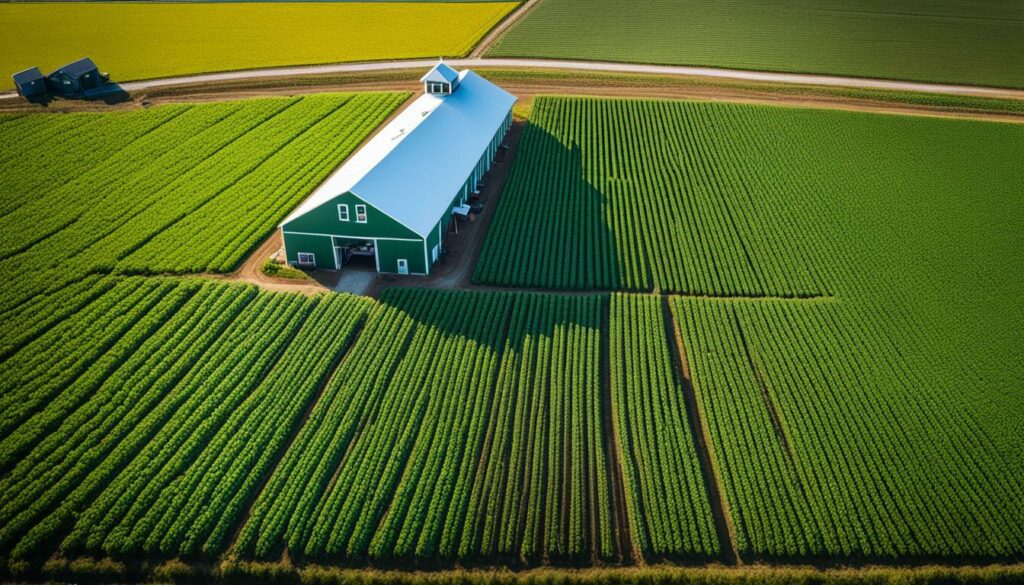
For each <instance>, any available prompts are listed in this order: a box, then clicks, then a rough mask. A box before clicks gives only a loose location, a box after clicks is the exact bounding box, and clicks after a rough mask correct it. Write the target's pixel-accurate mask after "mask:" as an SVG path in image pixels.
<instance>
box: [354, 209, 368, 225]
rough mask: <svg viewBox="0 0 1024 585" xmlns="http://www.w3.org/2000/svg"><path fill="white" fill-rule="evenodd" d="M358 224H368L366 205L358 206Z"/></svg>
mask: <svg viewBox="0 0 1024 585" xmlns="http://www.w3.org/2000/svg"><path fill="white" fill-rule="evenodd" d="M356 223H366V206H365V205H356Z"/></svg>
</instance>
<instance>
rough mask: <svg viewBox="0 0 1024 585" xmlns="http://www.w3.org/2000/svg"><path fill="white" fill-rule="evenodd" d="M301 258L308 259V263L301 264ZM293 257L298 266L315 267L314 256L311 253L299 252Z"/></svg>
mask: <svg viewBox="0 0 1024 585" xmlns="http://www.w3.org/2000/svg"><path fill="white" fill-rule="evenodd" d="M303 256H306V257H308V261H306V262H303V261H302V257H303ZM295 257H296V258H297V259H298V262H299V266H316V254H314V253H312V252H299V253H298V254H296V255H295Z"/></svg>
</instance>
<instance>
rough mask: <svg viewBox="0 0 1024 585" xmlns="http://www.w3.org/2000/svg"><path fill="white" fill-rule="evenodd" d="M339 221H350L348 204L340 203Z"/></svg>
mask: <svg viewBox="0 0 1024 585" xmlns="http://www.w3.org/2000/svg"><path fill="white" fill-rule="evenodd" d="M342 212H344V213H342ZM338 221H348V204H347V203H339V204H338Z"/></svg>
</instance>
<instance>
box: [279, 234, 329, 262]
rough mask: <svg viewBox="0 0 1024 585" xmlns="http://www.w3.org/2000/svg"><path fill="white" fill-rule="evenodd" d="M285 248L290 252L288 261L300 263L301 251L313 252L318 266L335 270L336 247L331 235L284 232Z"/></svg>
mask: <svg viewBox="0 0 1024 585" xmlns="http://www.w3.org/2000/svg"><path fill="white" fill-rule="evenodd" d="M284 249H285V251H286V253H287V254H288V263H289V264H295V265H298V263H299V252H307V253H312V254H313V255H314V258H315V260H316V267H317V268H326V269H329V270H334V247H333V246H332V245H331V238H330V236H310V235H304V234H290V233H288V232H285V233H284Z"/></svg>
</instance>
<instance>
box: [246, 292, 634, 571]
mask: <svg viewBox="0 0 1024 585" xmlns="http://www.w3.org/2000/svg"><path fill="white" fill-rule="evenodd" d="M600 321H601V302H600V298H598V297H588V298H581V299H568V298H557V297H547V296H533V295H530V296H522V295H509V294H473V293H438V292H432V291H424V290H416V289H413V290H395V291H387V293H386V294H385V295H384V297H383V299H382V301H381V304H380V305H378V307H377V308H376V309H375V310H374V311H373V314H372V315H371V317H370V319H369V320H368V324H367V326H366V329H365V330H364V332H363V333H362V335H361V336H360V338H359V341H358V342H357V343H356V345H355V347H354V348H353V350H352V352H351V354H350V355H349V356H348V358H347V360H346V362H345V364H344V365H343V366H342V367H341V368H340V369H339V370H338V371H337V372H336V374H335V375H334V377H333V378H332V380H331V381H330V383H329V384H328V386H327V389H326V390H325V393H324V397H323V398H322V400H321V401H320V402H318V404H317V406H316V408H315V409H314V410H313V412H312V413H311V415H310V418H309V422H308V423H307V425H306V426H305V427H303V429H302V430H301V431H300V433H299V435H298V436H297V438H296V440H295V443H294V444H293V446H292V448H291V449H290V450H289V452H288V453H287V454H286V455H285V457H284V458H283V460H282V462H281V465H280V466H279V467H278V469H277V471H276V472H275V473H274V475H273V476H272V477H271V478H270V481H269V483H268V485H267V488H266V489H265V490H264V491H263V492H262V494H261V495H260V498H259V499H258V500H257V501H256V503H255V505H254V507H253V511H252V514H251V516H250V518H249V521H248V522H247V523H246V525H245V526H244V527H243V528H242V531H241V533H240V535H239V539H238V541H237V543H236V545H235V548H234V551H235V553H236V554H239V555H242V556H248V555H255V556H257V557H259V558H273V557H274V556H275V555H278V554H280V552H281V550H282V549H283V548H284V547H287V548H288V550H289V551H290V552H291V554H293V555H303V556H306V557H312V558H332V559H334V558H356V559H359V558H370V559H393V558H404V559H412V558H436V557H441V558H449V559H450V558H463V559H471V558H478V557H488V556H490V557H493V556H495V555H497V556H501V557H523V558H540V557H541V556H549V557H553V558H555V557H562V558H585V557H586V555H588V554H589V553H593V554H595V555H598V556H600V557H602V558H613V557H614V555H616V554H617V552H618V551H617V550H616V546H617V545H616V542H615V539H614V535H613V525H612V510H611V494H610V482H609V480H608V473H609V469H608V459H607V453H606V451H605V447H604V442H603V431H602V424H603V423H602V419H601V417H600V402H599V396H598V392H599V380H598V378H599V367H598V364H599V359H600V355H599V354H600V346H599V330H600ZM332 478H333V479H332Z"/></svg>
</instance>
